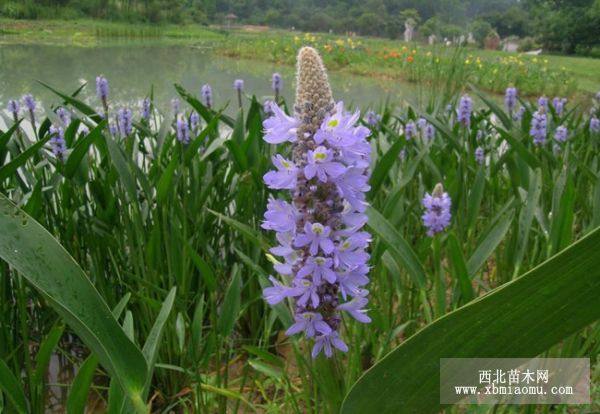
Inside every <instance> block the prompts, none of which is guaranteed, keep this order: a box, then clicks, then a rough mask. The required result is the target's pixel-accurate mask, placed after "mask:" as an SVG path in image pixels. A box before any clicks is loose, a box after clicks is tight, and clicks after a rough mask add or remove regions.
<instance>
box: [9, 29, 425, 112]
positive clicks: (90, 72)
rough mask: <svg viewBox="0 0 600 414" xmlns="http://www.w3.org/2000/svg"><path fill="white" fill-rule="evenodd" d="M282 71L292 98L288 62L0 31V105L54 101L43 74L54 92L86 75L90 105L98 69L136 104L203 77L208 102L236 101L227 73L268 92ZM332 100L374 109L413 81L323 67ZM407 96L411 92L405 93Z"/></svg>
mask: <svg viewBox="0 0 600 414" xmlns="http://www.w3.org/2000/svg"><path fill="white" fill-rule="evenodd" d="M273 72H279V73H281V74H282V76H283V81H284V91H283V95H284V96H285V98H286V99H287V101H288V102H291V99H293V91H294V89H293V88H294V86H295V85H294V68H293V67H290V66H281V65H276V64H271V63H265V62H259V61H248V60H237V59H232V58H226V57H222V56H217V55H215V54H214V53H212V52H211V51H210V48H202V47H198V46H182V45H166V44H161V43H160V42H156V41H153V42H140V41H135V42H133V41H131V42H128V41H120V42H118V43H115V42H112V43H110V44H105V45H100V46H97V47H93V48H90V47H76V46H68V47H67V46H49V45H30V44H28V45H19V44H9V43H4V44H3V43H2V39H1V37H0V107H1V108H2V109H4V108H6V102H7V101H8V99H13V98H19V97H21V96H22V95H23V94H25V93H32V94H34V96H36V98H38V99H40V100H41V101H42V102H43V103H44V104H46V105H47V104H49V103H52V104H56V103H59V99H58V97H56V96H55V95H53V94H52V93H51V92H50V91H48V90H47V89H45V88H44V87H43V86H42V85H40V84H39V83H38V82H37V80H41V81H44V82H46V83H48V84H50V85H52V86H53V87H55V88H57V89H58V90H60V91H64V92H69V93H71V92H73V91H74V90H76V89H77V88H78V87H79V86H80V85H81V84H82V83H84V82H88V86H87V87H86V88H85V90H84V91H83V93H82V95H83V97H84V100H86V101H87V102H88V103H90V104H92V106H94V107H98V106H99V103H98V102H97V100H96V99H95V97H94V94H95V90H94V89H95V86H94V79H95V77H96V76H97V75H98V74H103V75H104V76H105V77H107V78H108V79H109V81H110V87H111V91H110V93H111V100H112V102H119V103H120V104H127V105H131V106H133V107H137V106H138V103H139V101H140V100H141V99H142V98H143V97H145V96H147V95H148V94H149V93H150V90H151V88H153V93H154V97H155V102H156V104H157V106H158V107H159V108H160V109H162V110H169V108H170V101H171V99H172V98H174V97H176V96H177V94H176V92H175V89H174V87H173V84H174V83H179V84H181V85H183V86H184V88H186V89H187V90H188V91H190V92H191V93H194V94H196V95H198V94H199V91H200V87H201V85H202V84H204V83H209V84H210V85H211V86H212V88H213V92H214V95H215V97H214V99H215V105H216V106H217V107H220V106H222V105H223V104H225V103H226V102H227V101H230V105H229V108H230V110H231V111H233V110H234V108H235V106H236V99H235V96H234V92H233V89H232V83H233V81H234V80H235V79H238V78H239V79H244V81H245V90H246V91H247V92H248V93H249V94H255V95H256V96H257V97H259V99H266V98H267V97H268V96H270V95H271V94H272V92H271V81H270V79H271V74H272V73H273ZM330 78H331V82H332V86H333V89H334V95H335V98H336V99H343V100H344V101H345V102H346V103H347V104H353V103H357V102H360V105H361V107H362V108H363V109H364V108H365V107H367V106H369V107H374V108H377V107H378V106H379V105H380V104H381V103H383V102H384V101H385V100H386V99H391V100H394V101H397V100H399V99H400V98H403V97H407V98H408V97H414V96H415V93H416V87H415V86H414V85H407V84H404V83H400V82H397V81H390V80H385V79H372V78H367V77H361V76H353V75H349V74H343V73H338V72H333V73H331V74H330ZM410 100H412V99H410Z"/></svg>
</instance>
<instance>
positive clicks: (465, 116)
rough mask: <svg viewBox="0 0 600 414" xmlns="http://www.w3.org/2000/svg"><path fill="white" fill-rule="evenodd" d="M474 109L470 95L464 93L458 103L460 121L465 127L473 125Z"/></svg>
mask: <svg viewBox="0 0 600 414" xmlns="http://www.w3.org/2000/svg"><path fill="white" fill-rule="evenodd" d="M472 111H473V101H472V100H471V98H470V97H469V95H463V96H462V97H461V98H460V102H459V103H458V122H460V123H461V124H462V125H463V126H464V127H465V128H469V127H470V126H471V112H472Z"/></svg>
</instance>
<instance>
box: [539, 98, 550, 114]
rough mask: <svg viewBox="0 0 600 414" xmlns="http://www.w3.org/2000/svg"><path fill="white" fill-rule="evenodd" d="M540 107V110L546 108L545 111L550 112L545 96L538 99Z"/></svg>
mask: <svg viewBox="0 0 600 414" xmlns="http://www.w3.org/2000/svg"><path fill="white" fill-rule="evenodd" d="M538 106H539V107H540V108H544V110H546V111H547V110H548V98H546V97H545V96H540V97H539V98H538Z"/></svg>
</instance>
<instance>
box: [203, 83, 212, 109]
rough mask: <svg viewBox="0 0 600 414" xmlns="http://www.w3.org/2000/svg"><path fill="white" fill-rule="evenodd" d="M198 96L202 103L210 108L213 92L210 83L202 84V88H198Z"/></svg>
mask: <svg viewBox="0 0 600 414" xmlns="http://www.w3.org/2000/svg"><path fill="white" fill-rule="evenodd" d="M200 96H201V97H202V101H203V102H204V105H206V107H207V108H209V109H210V108H212V105H213V94H212V88H211V87H210V85H209V84H208V83H207V84H205V85H202V89H200Z"/></svg>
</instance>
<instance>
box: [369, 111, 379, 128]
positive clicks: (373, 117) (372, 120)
mask: <svg viewBox="0 0 600 414" xmlns="http://www.w3.org/2000/svg"><path fill="white" fill-rule="evenodd" d="M365 120H366V122H367V124H368V125H370V126H376V125H378V124H379V122H381V115H379V114H378V113H376V112H375V111H369V112H367V114H366V116H365Z"/></svg>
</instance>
